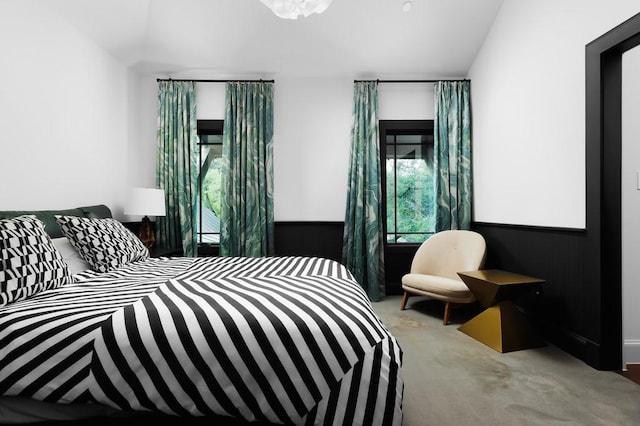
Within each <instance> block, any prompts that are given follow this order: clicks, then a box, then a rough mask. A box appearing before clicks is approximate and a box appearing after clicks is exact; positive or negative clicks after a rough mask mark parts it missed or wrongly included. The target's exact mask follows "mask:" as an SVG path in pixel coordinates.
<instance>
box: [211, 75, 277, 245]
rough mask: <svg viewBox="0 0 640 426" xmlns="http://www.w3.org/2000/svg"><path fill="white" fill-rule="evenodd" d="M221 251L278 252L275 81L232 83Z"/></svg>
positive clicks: (224, 144) (224, 148)
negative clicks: (275, 230) (275, 239)
mask: <svg viewBox="0 0 640 426" xmlns="http://www.w3.org/2000/svg"><path fill="white" fill-rule="evenodd" d="M226 90H227V93H226V111H225V118H224V131H223V136H222V160H223V165H224V166H223V167H224V168H225V169H226V171H225V172H224V173H223V181H222V188H223V189H222V190H223V194H224V197H223V199H222V205H221V207H220V255H221V256H249V257H259V256H267V255H270V254H273V251H274V250H273V84H272V83H262V82H229V83H227V87H226Z"/></svg>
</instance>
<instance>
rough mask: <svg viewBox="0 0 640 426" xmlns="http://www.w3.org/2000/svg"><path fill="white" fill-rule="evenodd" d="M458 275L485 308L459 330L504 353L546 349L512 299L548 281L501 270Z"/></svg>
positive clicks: (460, 273) (459, 273)
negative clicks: (540, 347) (538, 347)
mask: <svg viewBox="0 0 640 426" xmlns="http://www.w3.org/2000/svg"><path fill="white" fill-rule="evenodd" d="M458 275H459V276H460V278H462V281H464V283H465V284H466V285H467V287H469V290H471V292H472V293H473V294H474V295H475V296H476V299H478V302H480V304H481V305H482V306H483V307H485V308H486V309H485V310H484V311H482V312H481V313H479V314H478V315H476V316H475V317H473V318H472V319H470V320H469V321H467V322H466V323H464V324H463V325H462V326H460V328H458V330H460V331H462V332H463V333H465V334H467V335H469V336H471V337H473V338H474V339H476V340H478V341H480V342H482V343H484V344H485V345H487V346H489V347H491V348H493V349H495V350H496V351H498V352H501V353H504V352H511V351H517V350H521V349H528V348H533V347H537V346H544V342H543V341H542V339H540V337H539V336H538V335H537V333H536V332H535V331H534V330H533V328H532V327H531V325H530V324H529V323H528V321H527V320H526V318H524V316H523V315H522V313H520V311H519V310H518V309H517V308H516V306H515V305H514V304H513V300H514V299H516V298H517V297H518V296H520V295H522V294H524V293H526V292H528V291H531V290H532V289H533V288H534V287H536V286H538V285H540V284H542V283H544V282H545V280H542V279H539V278H534V277H529V276H526V275H520V274H514V273H512V272H507V271H502V270H499V269H488V270H481V271H470V272H458Z"/></svg>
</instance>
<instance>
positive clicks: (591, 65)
mask: <svg viewBox="0 0 640 426" xmlns="http://www.w3.org/2000/svg"><path fill="white" fill-rule="evenodd" d="M639 44H640V14H638V15H635V16H634V17H632V18H630V19H629V20H627V21H625V22H624V23H622V24H620V25H619V26H617V27H616V28H614V29H612V30H611V31H609V32H607V33H606V34H604V35H602V36H601V37H599V38H597V39H596V40H594V41H592V42H591V43H589V44H588V45H587V46H586V191H587V192H586V197H587V203H586V204H587V205H586V214H587V215H586V225H587V246H588V247H587V249H588V251H589V254H590V255H589V258H590V259H594V260H595V262H590V265H586V266H585V268H586V272H587V274H586V275H585V276H586V277H588V278H587V280H588V281H589V283H585V284H591V285H588V287H589V290H590V291H591V293H592V294H589V295H585V297H587V298H589V300H592V301H593V302H595V305H596V306H597V305H598V303H599V307H600V315H599V318H597V315H594V318H593V320H594V321H595V322H596V324H594V325H595V327H596V329H597V330H598V333H599V337H600V340H599V341H600V354H599V355H600V356H599V361H600V362H599V367H600V368H601V369H605V370H620V369H621V367H622V218H621V215H622V206H621V161H622V129H621V124H622V119H621V115H622V54H623V53H624V52H626V51H627V50H630V49H632V48H634V47H636V46H637V45H639ZM598 320H599V324H597V322H598Z"/></svg>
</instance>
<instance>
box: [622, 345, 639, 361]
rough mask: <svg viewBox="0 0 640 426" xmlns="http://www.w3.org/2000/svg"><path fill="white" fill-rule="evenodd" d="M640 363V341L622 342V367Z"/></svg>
mask: <svg viewBox="0 0 640 426" xmlns="http://www.w3.org/2000/svg"><path fill="white" fill-rule="evenodd" d="M631 362H640V340H638V339H625V340H624V341H623V342H622V365H626V364H627V363H631Z"/></svg>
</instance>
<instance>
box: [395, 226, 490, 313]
mask: <svg viewBox="0 0 640 426" xmlns="http://www.w3.org/2000/svg"><path fill="white" fill-rule="evenodd" d="M485 256H486V243H485V241H484V238H483V237H482V235H480V234H478V233H477V232H473V231H461V230H454V231H442V232H438V233H436V234H434V235H433V236H431V238H429V239H428V240H426V241H425V242H424V243H422V245H421V246H420V248H418V251H417V252H416V254H415V255H414V257H413V261H412V263H411V272H410V273H408V274H406V275H405V276H403V277H402V289H403V290H404V295H403V296H402V304H401V306H400V309H401V310H404V308H405V306H406V304H407V300H408V299H409V295H410V294H419V295H423V296H428V297H431V298H433V299H437V300H441V301H443V302H445V309H444V319H443V324H444V325H447V324H448V323H449V312H450V309H451V307H452V305H457V304H463V303H472V302H475V300H476V298H475V297H474V295H473V293H471V291H470V290H469V288H468V287H467V286H466V285H465V283H464V282H462V280H461V279H460V277H459V276H458V274H457V273H458V272H464V271H476V270H479V269H482V267H483V266H484V260H485Z"/></svg>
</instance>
